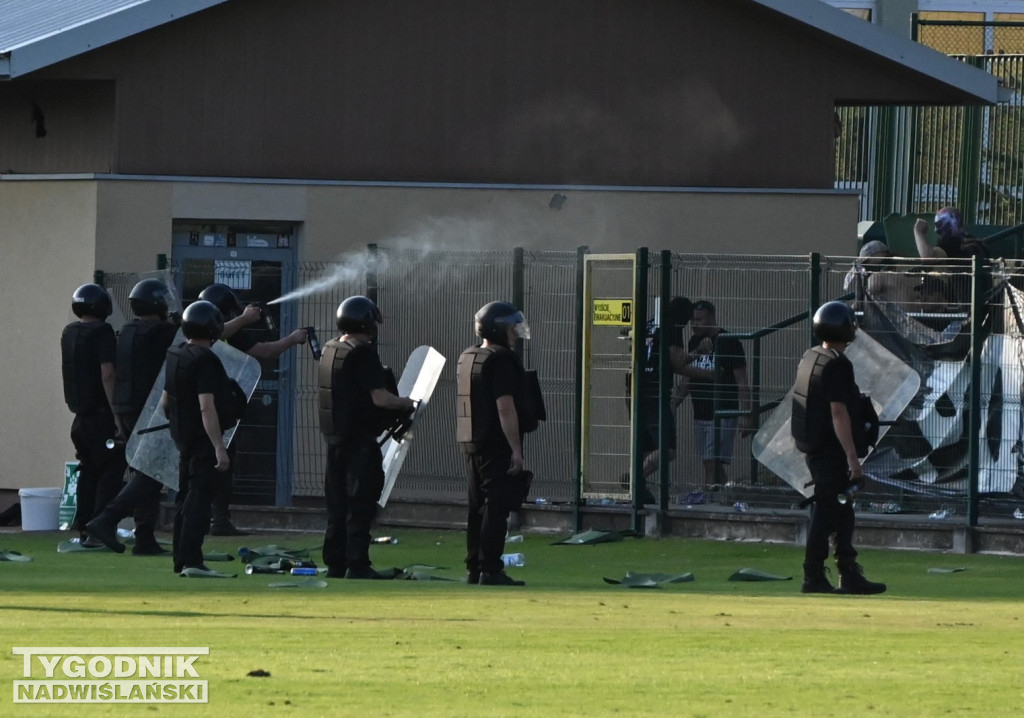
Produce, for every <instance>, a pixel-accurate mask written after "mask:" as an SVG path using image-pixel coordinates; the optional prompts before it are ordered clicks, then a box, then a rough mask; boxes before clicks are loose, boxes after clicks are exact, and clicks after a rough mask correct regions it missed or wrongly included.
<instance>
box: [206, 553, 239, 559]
mask: <svg viewBox="0 0 1024 718" xmlns="http://www.w3.org/2000/svg"><path fill="white" fill-rule="evenodd" d="M203 560H204V561H234V560H235V557H234V556H232V555H231V554H229V553H224V552H223V551H203Z"/></svg>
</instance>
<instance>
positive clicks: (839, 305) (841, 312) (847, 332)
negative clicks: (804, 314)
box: [813, 302, 857, 344]
mask: <svg viewBox="0 0 1024 718" xmlns="http://www.w3.org/2000/svg"><path fill="white" fill-rule="evenodd" d="M813 324H814V336H816V337H817V338H818V339H819V340H821V341H823V342H843V343H846V344H848V343H850V342H852V341H853V336H854V334H856V333H857V317H856V316H854V314H853V310H852V309H850V307H849V305H847V304H844V303H843V302H825V303H824V304H822V305H821V306H820V307H818V311H816V312H815V313H814V322H813Z"/></svg>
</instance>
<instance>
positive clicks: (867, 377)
mask: <svg viewBox="0 0 1024 718" xmlns="http://www.w3.org/2000/svg"><path fill="white" fill-rule="evenodd" d="M846 356H847V357H848V358H849V360H850V363H851V364H853V370H854V375H855V376H856V378H857V385H858V386H859V387H860V390H861V391H862V392H863V393H865V394H867V395H868V396H870V397H871V403H872V404H874V405H875V411H876V412H877V413H878V419H879V421H881V422H883V424H882V426H881V427H880V429H879V432H878V434H879V436H878V438H879V440H881V438H882V437H883V436H884V435H885V432H886V431H888V429H889V426H888V425H887V424H885V423H884V422H891V421H895V420H896V418H897V417H898V416H899V415H900V414H901V413H902V412H903V410H904V409H906V408H907V405H908V404H909V403H910V402H911V400H912V399H913V398H914V397H915V396H916V395H917V390H918V389H919V388H920V386H921V377H920V375H919V374H918V373H917V372H916V371H914V370H913V368H911V367H910V366H908V365H907V364H905V363H904V362H902V361H900V360H899V359H898V358H897V357H896V355H895V354H893V353H892V352H890V351H889V350H888V349H886V348H885V347H883V346H882V345H881V344H879V343H878V342H877V341H875V340H874V339H872V338H871V336H870V335H868V333H867V332H857V338H856V339H855V340H854V341H853V342H852V343H851V344H850V345H849V346H848V347H847V348H846ZM793 374H794V376H795V375H796V367H795V366H794V367H793ZM792 406H793V392H792V390H790V392H789V393H788V394H786V397H785V398H784V399H783V400H782V403H781V404H779V406H778V407H776V409H775V411H773V412H772V413H771V414H770V415H769V416H768V419H767V420H766V421H765V423H764V425H763V426H762V427H761V429H760V430H759V431H758V432H757V434H755V435H754V440H753V442H752V444H751V451H752V452H753V454H754V458H756V459H757V460H758V461H760V462H761V463H762V464H764V466H765V467H766V468H768V469H769V470H770V471H772V472H773V473H774V474H776V475H777V476H779V477H780V478H781V479H783V480H784V481H785V482H786V483H787V484H789V485H790V486H792V487H793V488H794V489H796V490H797V491H799V492H800V493H802V494H803V495H804V496H808V497H809V496H811V495H812V494H813V493H814V488H813V487H810V486H806V484H807V483H808V482H809V481H810V480H811V472H810V471H809V470H808V469H807V464H806V463H805V462H804V454H803V453H802V452H801V451H800V450H799V449H797V448H796V444H794V442H793V435H792V433H791V431H790V415H791V411H792Z"/></svg>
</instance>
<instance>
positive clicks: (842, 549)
mask: <svg viewBox="0 0 1024 718" xmlns="http://www.w3.org/2000/svg"><path fill="white" fill-rule="evenodd" d="M795 394H797V396H798V398H796V399H794V406H793V436H794V438H795V439H796V442H797V447H798V448H799V449H800V450H801V451H804V453H805V454H806V456H805V460H806V462H807V468H808V469H810V471H811V477H812V479H813V481H814V498H815V502H814V509H813V513H812V516H811V526H810V530H809V532H808V534H807V547H806V552H805V556H804V565H805V567H811V568H812V569H815V568H820V567H821V566H822V565H823V563H824V561H825V559H826V558H828V551H829V537H830V536H831V535H832V534H835V537H836V549H835V556H836V562H837V563H838V565H839V567H840V570H842V569H843V568H844V567H846V566H851V567H852V565H853V563H854V561H855V560H856V558H857V551H856V550H855V549H854V548H853V530H854V511H853V502H847V503H845V504H841V503H839V501H838V500H837V497H838V495H839V494H840V493H842V492H843V491H844V490H845V489H846V488H847V487H848V486H849V467H848V465H847V460H846V451H845V450H844V449H843V447H842V444H840V443H839V439H838V437H837V436H836V432H835V427H834V425H833V423H832V413H831V407H830V404H831V403H833V402H836V403H840V404H845V405H846V407H847V410H848V411H849V413H850V417H851V424H853V423H855V417H857V416H858V412H859V401H860V390H859V388H858V387H857V382H856V381H855V380H854V375H853V365H852V364H851V363H850V360H849V359H847V358H846V356H845V355H843V354H842V353H840V352H838V351H836V350H834V349H825V348H823V347H814V348H812V349H808V350H807V352H806V353H805V354H804V356H803V358H802V359H801V360H800V368H799V369H798V370H797V383H796V387H795ZM802 397H806V399H803V398H802Z"/></svg>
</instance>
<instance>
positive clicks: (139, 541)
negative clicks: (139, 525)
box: [132, 529, 170, 556]
mask: <svg viewBox="0 0 1024 718" xmlns="http://www.w3.org/2000/svg"><path fill="white" fill-rule="evenodd" d="M168 553H170V551H168V550H167V549H165V548H164V547H163V546H161V545H160V544H159V543H158V542H157V540H156V536H154V535H153V534H152V533H150V532H146V531H142V532H140V531H139V530H138V529H136V530H135V545H134V546H132V554H133V555H135V556H166V555H167V554H168Z"/></svg>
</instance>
